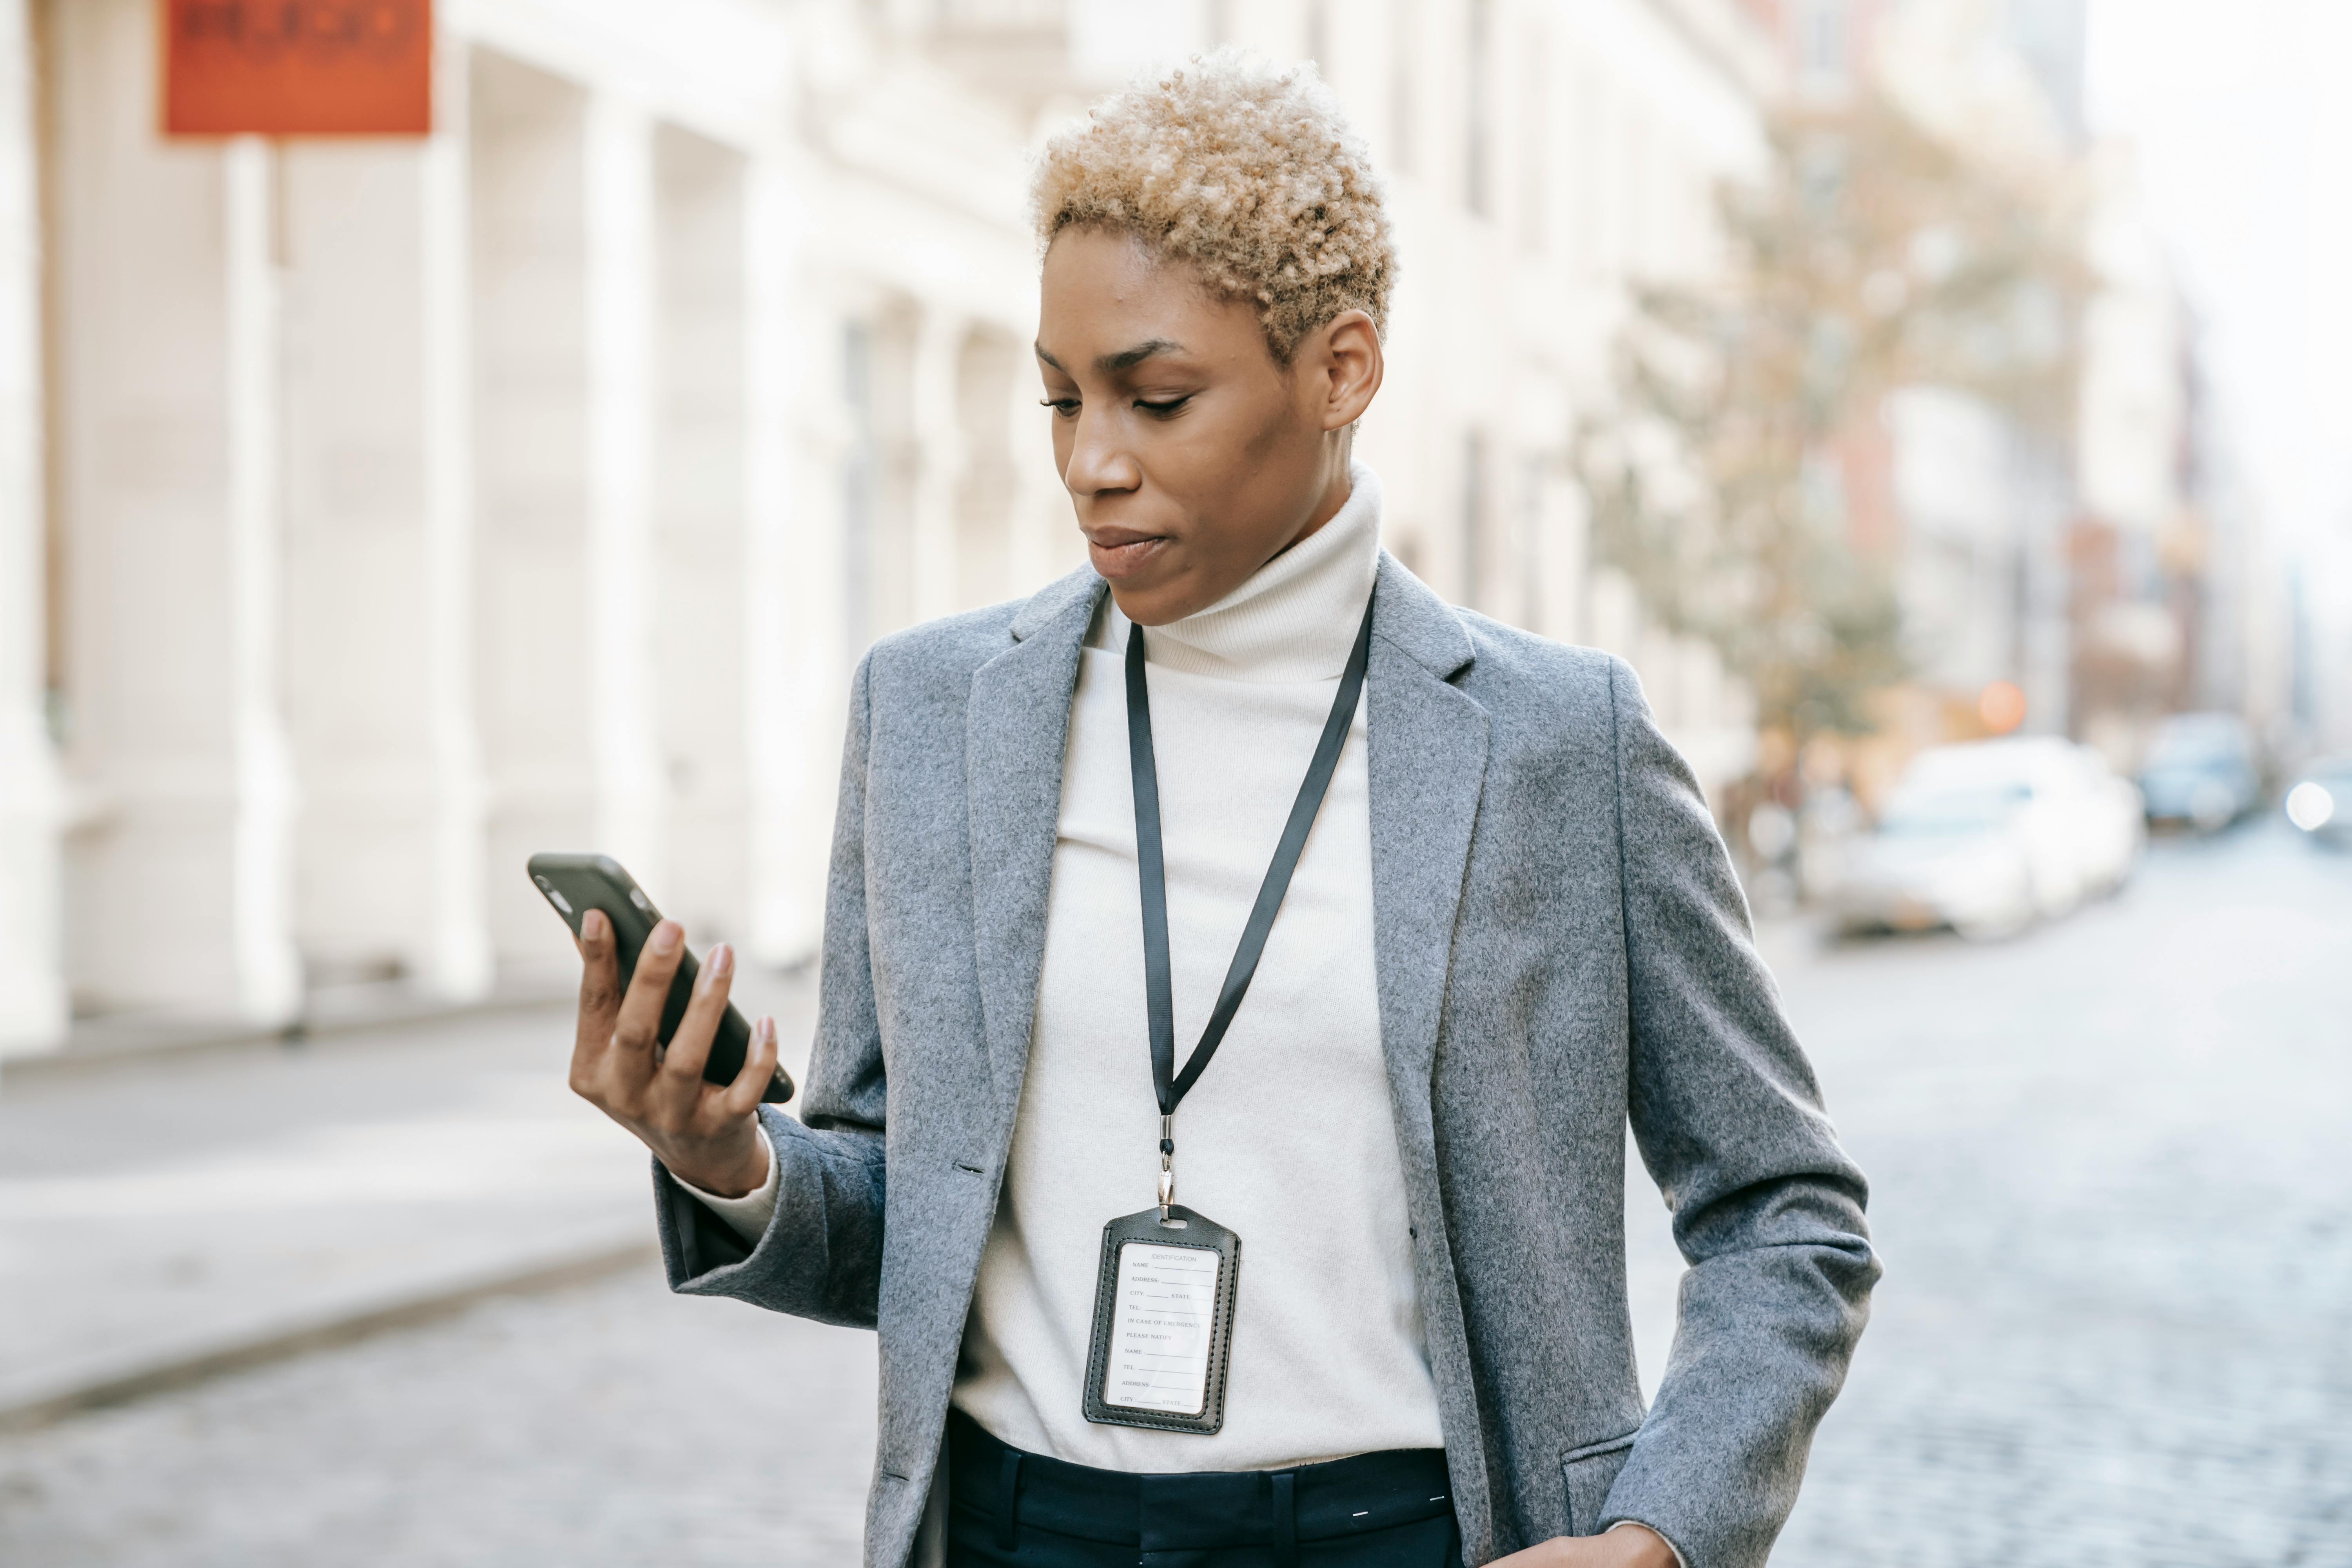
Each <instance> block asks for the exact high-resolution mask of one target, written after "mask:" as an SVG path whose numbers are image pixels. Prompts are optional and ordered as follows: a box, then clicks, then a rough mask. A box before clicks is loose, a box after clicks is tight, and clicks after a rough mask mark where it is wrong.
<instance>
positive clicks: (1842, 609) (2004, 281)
mask: <svg viewBox="0 0 2352 1568" xmlns="http://www.w3.org/2000/svg"><path fill="white" fill-rule="evenodd" d="M1720 205H1721V209H1722V216H1723V231H1724V234H1725V236H1726V239H1727V256H1726V258H1725V262H1726V265H1725V266H1724V267H1723V268H1722V269H1721V271H1720V273H1719V275H1718V276H1717V277H1716V278H1714V279H1709V280H1707V281H1706V282H1705V283H1703V284H1679V285H1649V286H1644V287H1643V288H1641V289H1638V290H1637V293H1636V298H1635V301H1634V306H1633V311H1632V314H1631V316H1630V318H1629V320H1628V321H1627V323H1626V325H1625V328H1624V331H1623V333H1622V337H1621V339H1620V342H1619V352H1618V363H1617V367H1616V391H1617V397H1616V402H1615V406H1614V407H1613V409H1612V411H1610V412H1609V413H1608V414H1607V415H1605V416H1602V417H1601V418H1598V419H1595V420H1593V421H1591V422H1590V423H1588V424H1587V425H1586V426H1584V428H1583V429H1582V430H1581V432H1580V437H1579V440H1578V443H1577V463H1578V468H1579V471H1580V477H1581V479H1582V480H1583V483H1584V486H1585V489H1586V490H1587V493H1588V495H1589V497H1590V499H1591V516H1592V538H1593V547H1594V553H1595V556H1596V558H1597V559H1598V560H1599V561H1600V562H1601V563H1603V564H1606V565H1611V566H1614V567H1617V568H1619V569H1620V570H1622V571H1623V572H1624V573H1625V574H1627V576H1628V577H1629V578H1631V580H1632V582H1633V586H1634V588H1635V591H1636V593H1637V594H1638V595H1639V596H1640V598H1641V600H1642V601H1643V604H1644V605H1646V606H1647V608H1648V609H1649V611H1650V612H1651V613H1652V614H1653V615H1654V616H1658V617H1659V618H1660V619H1661V620H1662V621H1663V622H1664V624H1666V625H1667V626H1672V627H1674V628H1675V629H1676V630H1678V631H1683V632H1688V633H1693V634H1696V635H1698V636H1700V637H1706V638H1707V639H1708V640H1710V641H1711V642H1713V643H1714V644H1715V645H1716V646H1717V647H1719V648H1720V649H1721V650H1722V652H1723V654H1724V656H1725V658H1726V661H1727V663H1728V664H1729V665H1730V666H1731V668H1734V669H1735V670H1737V671H1738V672H1739V674H1740V675H1741V676H1742V677H1743V678H1744V679H1746V680H1748V682H1749V683H1750V685H1751V686H1752V687H1753V689H1754V690H1755V692H1756V696H1757V701H1758V713H1759V722H1760V723H1761V724H1762V725H1763V726H1764V727H1766V728H1768V729H1769V728H1772V727H1776V726H1777V727H1780V728H1782V729H1783V730H1784V731H1786V732H1787V733H1788V734H1789V736H1790V738H1791V739H1792V740H1794V741H1796V742H1799V743H1801V742H1802V741H1803V739H1804V738H1805V737H1806V736H1807V735H1809V734H1811V733H1815V732H1818V731H1822V730H1843V731H1860V730H1864V729H1867V728H1868V727H1869V719H1868V715H1867V713H1866V711H1865V707H1866V699H1867V698H1868V696H1869V694H1870V693H1871V692H1873V691H1874V690H1876V689H1881V688H1884V687H1886V686H1889V685H1891V684H1894V683H1895V682H1896V681H1898V680H1900V679H1903V676H1904V674H1905V659H1904V654H1903V646H1902V617H1901V615H1900V610H1899V606H1898V604H1897V601H1896V596H1895V590H1894V585H1893V576H1892V566H1893V563H1892V561H1891V559H1890V556H1891V553H1892V541H1890V540H1885V539H1873V538H1869V537H1865V536H1861V535H1858V533H1857V531H1856V529H1855V527H1854V526H1853V518H1852V517H1851V515H1850V512H1849V509H1848V508H1847V507H1846V505H1845V504H1844V503H1843V488H1842V485H1841V483H1840V471H1841V470H1840V468H1839V466H1838V463H1837V455H1838V453H1839V452H1840V451H1841V449H1842V446H1843V443H1845V442H1846V441H1847V440H1848V438H1849V437H1853V435H1854V434H1855V433H1857V432H1859V431H1864V430H1866V429H1868V428H1871V427H1873V426H1874V424H1875V421H1877V419H1878V418H1879V415H1880V409H1881V405H1882V404H1883V402H1884V400H1885V397H1886V395H1888V394H1889V393H1891V392H1893V391H1895V390H1897V389H1899V388H1902V387H1906V386H1915V385H1938V386H1944V387H1950V388H1954V389H1958V390H1960V391H1965V392H1969V393H1971V394H1974V395H1977V396H1979V397H1980V398H1982V399H1984V400H1986V401H1987V402H1989V403H1990V404H1991V405H1994V406H1995V407H1996V408H1998V409H2000V410H2001V411H2002V412H2003V413H2004V414H2006V415H2007V416H2009V417H2010V418H2011V420H2012V421H2013V422H2015V423H2017V424H2018V425H2020V426H2023V427H2026V428H2027V429H2029V430H2031V431H2033V432H2038V433H2041V434H2042V435H2043V436H2045V437H2051V438H2055V439H2058V440H2062V441H2063V438H2064V432H2065V431H2066V430H2067V429H2068V428H2069V427H2070V426H2071V422H2072V411H2073V403H2074V337H2075V323H2076V321H2077V320H2078V317H2079V308H2078V306H2079V301H2080V300H2081V298H2082V296H2083V293H2084V286H2083V279H2084V269H2083V267H2082V265H2081V262H2080V260H2079V258H2078V256H2079V247H2078V245H2077V242H2076V237H2075V229H2076V219H2075V212H2076V205H2077V204H2076V202H2075V200H2074V193H2073V191H2072V190H2071V188H2070V187H2069V186H2068V185H2067V184H2065V183H2064V182H2063V180H2062V179H2061V178H2059V177H2058V176H2057V175H2055V174H2053V173H2051V172H2049V171H2046V170H2045V171H2043V172H2041V173H2035V172H2032V171H2029V170H2024V169H2021V168H2019V167H2017V166H2015V165H2013V164H2011V165H2003V164H2001V163H1998V162H1996V161H1994V160H1992V159H1990V158H1985V157H1979V156H1973V155H1971V154H1970V153H1969V151H1967V150H1965V149H1958V148H1955V147H1952V146H1949V145H1948V144H1946V143H1945V142H1942V141H1939V140H1937V138H1936V137H1934V136H1933V135H1930V134H1929V133H1928V132H1927V131H1925V130H1924V129H1922V128H1921V127H1920V126H1919V125H1917V124H1916V123H1915V122H1914V121H1912V120H1910V119H1909V118H1908V117H1906V115H1905V114H1904V113H1903V112H1902V111H1901V110H1898V109H1897V108H1895V106H1894V105H1893V104H1891V103H1889V102H1888V101H1886V100H1885V99H1883V98H1876V97H1868V96H1865V97H1864V98H1863V99H1861V100H1858V101H1857V102H1856V103H1854V104H1853V106H1852V107H1850V108H1848V109H1846V110H1843V111H1841V112H1839V113H1837V114H1835V115H1833V116H1825V115H1818V114H1813V115H1808V114H1802V113H1792V114H1790V115H1789V116H1787V117H1785V118H1782V119H1781V120H1780V121H1778V122H1776V123H1775V125H1774V126H1773V127H1772V132H1771V157H1770V160H1769V166H1768V169H1767V171H1766V173H1765V174H1764V176H1763V177H1762V178H1761V179H1760V180H1759V181H1756V182H1753V183H1750V184H1745V185H1742V186H1737V187H1731V188H1727V190H1726V191H1725V193H1724V194H1723V195H1722V198H1721V204H1720Z"/></svg>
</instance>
